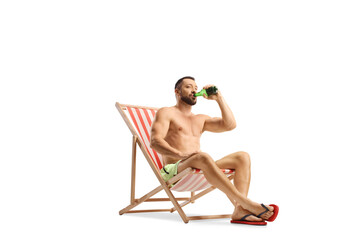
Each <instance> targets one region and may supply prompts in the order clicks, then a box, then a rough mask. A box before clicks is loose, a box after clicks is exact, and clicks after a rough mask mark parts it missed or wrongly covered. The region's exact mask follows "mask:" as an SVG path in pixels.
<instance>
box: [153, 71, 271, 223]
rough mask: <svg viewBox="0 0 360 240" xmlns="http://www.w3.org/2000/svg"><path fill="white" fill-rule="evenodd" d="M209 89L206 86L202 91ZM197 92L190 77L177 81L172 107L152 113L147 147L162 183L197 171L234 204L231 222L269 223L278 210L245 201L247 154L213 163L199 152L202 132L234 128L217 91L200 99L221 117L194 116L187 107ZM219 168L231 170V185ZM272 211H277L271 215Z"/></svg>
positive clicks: (194, 98) (228, 110)
mask: <svg viewBox="0 0 360 240" xmlns="http://www.w3.org/2000/svg"><path fill="white" fill-rule="evenodd" d="M210 86H211V85H207V86H205V87H204V89H207V88H208V87H210ZM197 91H198V87H197V85H196V83H195V79H194V78H193V77H183V78H181V79H179V80H178V81H177V83H176V84H175V95H176V101H177V103H176V105H175V106H172V107H164V108H161V109H159V110H158V112H157V113H156V116H155V119H154V122H153V124H152V129H151V141H150V144H151V148H153V149H154V150H156V151H157V152H159V153H160V154H161V155H162V156H163V160H164V165H165V167H164V168H163V169H162V171H161V172H162V175H163V177H164V180H165V181H167V180H168V179H170V178H171V177H172V176H174V175H176V174H177V173H179V172H181V171H183V170H185V169H186V168H188V167H191V168H197V169H201V170H202V171H203V173H204V175H205V178H206V179H207V180H208V182H209V183H210V184H212V185H214V186H215V187H217V188H218V189H220V190H221V191H223V192H224V193H225V194H226V195H227V196H228V198H229V199H230V200H231V201H233V202H235V203H236V204H235V205H236V207H235V210H234V212H233V214H232V220H233V221H237V222H239V223H245V224H252V223H254V224H256V222H257V223H258V224H259V223H261V222H264V220H268V221H273V220H274V219H275V217H276V215H277V211H278V208H277V206H276V205H270V206H268V205H260V204H258V203H255V202H253V201H251V200H250V199H248V198H247V194H248V191H249V184H250V174H251V173H250V157H249V154H247V153H246V152H236V153H233V154H230V155H228V156H225V157H224V158H222V159H220V160H218V161H214V160H213V159H212V158H211V157H210V156H209V155H208V154H207V153H204V152H201V151H200V137H201V135H202V133H203V132H204V131H210V132H224V131H230V130H232V129H234V128H235V127H236V121H235V118H234V115H233V113H232V111H231V110H230V108H229V106H228V105H227V104H226V102H225V99H224V97H223V96H222V94H221V92H220V91H218V92H217V94H215V95H210V96H209V97H207V96H205V95H204V97H205V98H206V99H209V100H214V101H216V102H217V103H218V104H219V107H220V110H221V115H222V117H221V118H211V117H209V116H207V115H203V114H198V115H194V114H193V113H192V112H191V108H192V106H193V105H195V104H196V102H197V99H196V97H194V93H196V92H197ZM221 169H234V170H235V176H234V185H233V184H232V183H231V182H230V180H229V179H228V178H227V177H226V176H225V174H223V172H222V171H221ZM274 208H277V209H275V210H276V211H275V212H276V213H275V215H274V216H273V214H274ZM264 210H265V211H264ZM272 216H273V217H272ZM240 220H241V221H240Z"/></svg>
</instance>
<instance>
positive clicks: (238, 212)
mask: <svg viewBox="0 0 360 240" xmlns="http://www.w3.org/2000/svg"><path fill="white" fill-rule="evenodd" d="M215 163H216V165H217V166H218V167H219V168H220V169H233V170H234V171H235V174H234V185H235V188H236V189H237V190H238V191H239V192H240V193H242V194H243V195H244V196H246V197H247V195H248V192H249V186H250V178H251V161H250V156H249V154H248V153H246V152H236V153H232V154H230V155H227V156H225V157H223V158H221V159H220V160H218V161H216V162H215ZM228 198H229V199H230V200H231V201H232V200H233V199H231V197H230V196H228ZM248 214H250V212H249V211H247V210H245V209H244V208H242V207H241V206H236V207H235V210H234V213H233V215H232V219H233V220H239V219H241V218H242V217H243V216H245V215H248ZM246 220H248V221H262V219H261V218H257V217H255V216H249V217H247V218H246Z"/></svg>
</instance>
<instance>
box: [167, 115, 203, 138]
mask: <svg viewBox="0 0 360 240" xmlns="http://www.w3.org/2000/svg"><path fill="white" fill-rule="evenodd" d="M203 126H204V122H203V121H202V120H201V119H199V118H197V117H196V116H191V117H182V116H177V117H175V118H173V119H172V121H171V122H170V127H169V130H170V131H171V132H173V133H175V134H179V135H186V136H194V137H200V136H201V134H202V130H203Z"/></svg>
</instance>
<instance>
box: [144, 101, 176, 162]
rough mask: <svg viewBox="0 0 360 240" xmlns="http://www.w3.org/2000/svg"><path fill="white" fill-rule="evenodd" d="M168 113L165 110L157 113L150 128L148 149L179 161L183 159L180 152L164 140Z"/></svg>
mask: <svg viewBox="0 0 360 240" xmlns="http://www.w3.org/2000/svg"><path fill="white" fill-rule="evenodd" d="M168 111H169V110H168V109H166V108H161V109H159V110H158V111H157V113H156V115H155V119H154V121H153V123H152V126H151V136H150V147H151V148H152V149H154V150H155V151H157V152H158V153H160V154H162V155H166V156H169V157H173V158H178V159H180V158H182V157H183V156H182V154H181V152H180V151H179V150H177V149H175V148H173V147H171V146H170V145H169V144H168V143H167V142H166V141H165V140H164V138H165V137H166V134H167V132H168V130H169V126H170V118H169V117H168V116H169V114H168Z"/></svg>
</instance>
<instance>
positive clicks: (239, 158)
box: [215, 152, 251, 197]
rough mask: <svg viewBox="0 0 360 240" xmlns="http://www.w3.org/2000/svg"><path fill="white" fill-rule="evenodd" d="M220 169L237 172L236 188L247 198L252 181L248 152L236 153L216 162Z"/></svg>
mask: <svg viewBox="0 0 360 240" xmlns="http://www.w3.org/2000/svg"><path fill="white" fill-rule="evenodd" d="M215 163H216V165H217V166H218V167H219V168H220V169H233V170H235V175H234V185H235V188H236V189H237V190H238V191H239V192H240V193H242V194H243V195H245V196H246V197H247V195H248V192H249V186H250V179H251V162H250V156H249V154H248V153H246V152H236V153H232V154H230V155H227V156H225V157H223V158H222V159H220V160H218V161H216V162H215Z"/></svg>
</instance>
